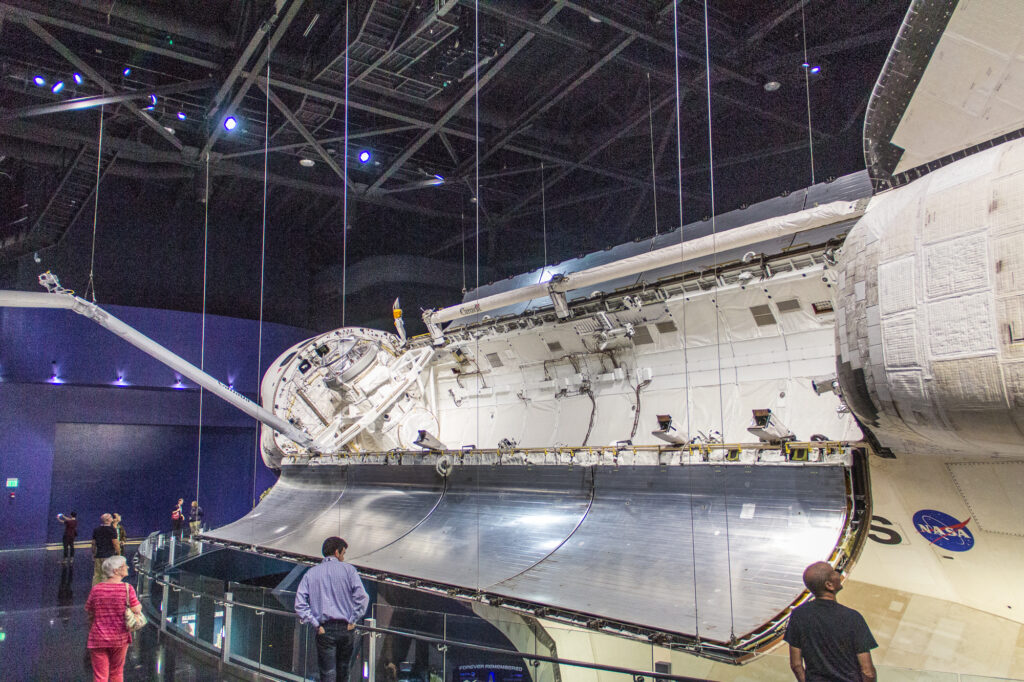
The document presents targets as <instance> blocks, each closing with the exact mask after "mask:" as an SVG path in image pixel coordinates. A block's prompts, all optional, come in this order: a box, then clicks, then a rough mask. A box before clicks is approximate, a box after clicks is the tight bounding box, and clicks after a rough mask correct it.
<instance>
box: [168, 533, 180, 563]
mask: <svg viewBox="0 0 1024 682" xmlns="http://www.w3.org/2000/svg"><path fill="white" fill-rule="evenodd" d="M177 544H178V543H177V542H176V541H175V538H174V536H173V535H172V536H171V538H170V540H169V541H168V544H167V565H168V566H173V565H174V549H175V547H176V546H177Z"/></svg>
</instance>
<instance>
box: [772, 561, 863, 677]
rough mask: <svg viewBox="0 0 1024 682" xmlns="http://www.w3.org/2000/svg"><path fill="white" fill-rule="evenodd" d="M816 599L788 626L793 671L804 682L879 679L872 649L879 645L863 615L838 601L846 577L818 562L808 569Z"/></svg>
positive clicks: (802, 607) (797, 610) (809, 585)
mask: <svg viewBox="0 0 1024 682" xmlns="http://www.w3.org/2000/svg"><path fill="white" fill-rule="evenodd" d="M804 585H806V586H807V589H808V590H810V591H811V594H813V595H814V599H812V600H811V601H808V602H805V603H803V604H801V605H800V606H798V607H797V608H795V609H793V613H791V614H790V616H789V625H788V626H787V627H786V637H785V639H786V642H788V643H789V667H790V668H792V669H793V674H794V675H796V679H798V680H799V681H800V682H833V681H834V682H851V681H852V682H859V681H861V680H864V681H865V682H867V681H870V680H874V679H877V678H876V674H875V664H874V663H873V662H872V660H871V650H872V649H874V648H875V647H876V646H878V644H877V643H876V642H875V638H874V637H873V636H872V635H871V630H870V629H868V624H867V623H866V622H864V617H863V616H861V615H860V614H859V613H857V612H856V611H854V610H853V609H851V608H847V607H845V606H843V605H841V604H840V603H839V602H837V601H836V593H837V592H839V590H841V589H843V581H842V576H841V575H840V574H839V571H837V570H836V569H834V568H833V567H832V566H831V565H830V564H829V563H827V562H825V561H819V562H817V563H814V564H811V565H810V566H808V567H807V568H806V569H805V570H804Z"/></svg>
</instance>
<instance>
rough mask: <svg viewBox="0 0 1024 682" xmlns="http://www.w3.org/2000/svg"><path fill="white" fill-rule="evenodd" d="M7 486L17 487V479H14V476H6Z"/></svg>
mask: <svg viewBox="0 0 1024 682" xmlns="http://www.w3.org/2000/svg"><path fill="white" fill-rule="evenodd" d="M7 487H8V488H17V487H18V479H16V478H8V479H7Z"/></svg>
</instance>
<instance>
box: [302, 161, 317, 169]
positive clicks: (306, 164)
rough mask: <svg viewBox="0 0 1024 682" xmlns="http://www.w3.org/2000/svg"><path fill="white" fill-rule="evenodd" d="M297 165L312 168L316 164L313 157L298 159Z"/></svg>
mask: <svg viewBox="0 0 1024 682" xmlns="http://www.w3.org/2000/svg"><path fill="white" fill-rule="evenodd" d="M299 165H300V166H302V167H303V168H312V167H313V166H315V165H316V161H314V160H313V159H299Z"/></svg>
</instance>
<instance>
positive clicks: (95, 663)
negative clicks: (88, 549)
mask: <svg viewBox="0 0 1024 682" xmlns="http://www.w3.org/2000/svg"><path fill="white" fill-rule="evenodd" d="M127 575H128V563H127V562H126V561H125V558H124V557H123V556H120V555H114V556H112V557H110V558H108V559H106V560H104V562H103V581H102V582H98V583H96V584H95V585H93V586H92V591H91V592H89V598H88V599H87V600H86V602H85V610H86V613H88V614H89V641H88V643H87V644H86V646H87V647H89V653H90V654H91V655H92V679H93V682H123V680H124V656H125V654H127V653H128V645H129V644H131V643H132V633H130V632H128V628H127V627H125V624H124V610H125V608H126V607H128V606H131V609H132V611H134V612H135V613H142V604H141V603H140V602H139V598H138V597H137V596H136V595H135V588H133V587H132V586H131V585H130V584H128V583H122V582H121V581H122V580H124V579H125V577H127Z"/></svg>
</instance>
